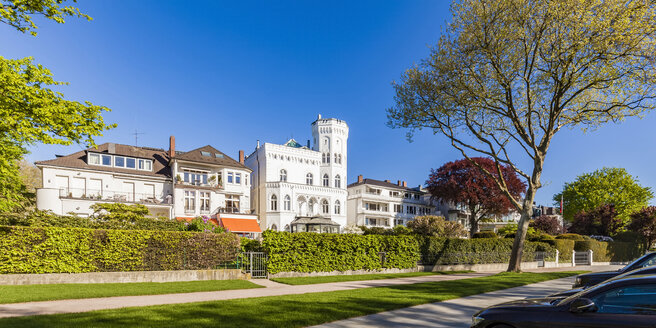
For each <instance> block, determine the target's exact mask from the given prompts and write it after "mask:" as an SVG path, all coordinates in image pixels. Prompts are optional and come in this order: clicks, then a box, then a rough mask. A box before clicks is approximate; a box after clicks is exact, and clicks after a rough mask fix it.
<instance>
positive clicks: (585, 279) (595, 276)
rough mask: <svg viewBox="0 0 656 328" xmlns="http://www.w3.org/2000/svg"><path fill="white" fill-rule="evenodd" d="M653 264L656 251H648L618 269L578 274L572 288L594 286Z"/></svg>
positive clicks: (655, 258) (655, 260)
mask: <svg viewBox="0 0 656 328" xmlns="http://www.w3.org/2000/svg"><path fill="white" fill-rule="evenodd" d="M652 265H656V252H651V253H647V254H645V255H643V256H641V257H639V258H638V259H637V260H635V261H633V262H631V263H630V264H628V265H627V266H625V267H623V268H621V269H619V270H617V271H603V272H592V273H585V274H581V275H578V276H576V280H575V281H574V285H573V286H572V288H579V287H583V288H587V287H590V286H594V285H596V284H598V283H600V282H602V281H604V280H608V279H610V278H613V277H615V276H619V275H621V274H622V273H625V272H629V271H633V270H636V269H640V268H644V267H648V266H652Z"/></svg>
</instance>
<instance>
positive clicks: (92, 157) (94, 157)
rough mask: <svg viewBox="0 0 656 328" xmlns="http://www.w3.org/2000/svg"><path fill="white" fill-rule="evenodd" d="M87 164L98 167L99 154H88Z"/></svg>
mask: <svg viewBox="0 0 656 328" xmlns="http://www.w3.org/2000/svg"><path fill="white" fill-rule="evenodd" d="M88 162H89V164H91V165H100V155H99V154H93V153H90V154H89V158H88Z"/></svg>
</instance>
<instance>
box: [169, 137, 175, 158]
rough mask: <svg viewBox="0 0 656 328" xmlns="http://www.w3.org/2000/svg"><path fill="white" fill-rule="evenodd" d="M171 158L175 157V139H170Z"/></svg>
mask: <svg viewBox="0 0 656 328" xmlns="http://www.w3.org/2000/svg"><path fill="white" fill-rule="evenodd" d="M169 157H170V158H173V157H175V137H174V136H171V137H169Z"/></svg>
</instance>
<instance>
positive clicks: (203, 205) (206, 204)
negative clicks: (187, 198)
mask: <svg viewBox="0 0 656 328" xmlns="http://www.w3.org/2000/svg"><path fill="white" fill-rule="evenodd" d="M199 194H200V195H199V196H200V212H201V213H203V214H207V213H209V212H210V193H209V192H206V191H201V192H200V193H199Z"/></svg>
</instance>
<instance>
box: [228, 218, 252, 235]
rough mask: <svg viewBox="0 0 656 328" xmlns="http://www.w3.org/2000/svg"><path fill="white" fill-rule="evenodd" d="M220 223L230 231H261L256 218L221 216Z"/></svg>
mask: <svg viewBox="0 0 656 328" xmlns="http://www.w3.org/2000/svg"><path fill="white" fill-rule="evenodd" d="M221 225H222V226H223V227H224V228H226V229H228V230H229V231H230V232H262V230H261V229H260V225H259V224H257V220H253V219H229V218H221Z"/></svg>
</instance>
